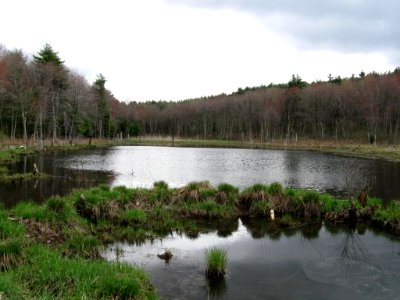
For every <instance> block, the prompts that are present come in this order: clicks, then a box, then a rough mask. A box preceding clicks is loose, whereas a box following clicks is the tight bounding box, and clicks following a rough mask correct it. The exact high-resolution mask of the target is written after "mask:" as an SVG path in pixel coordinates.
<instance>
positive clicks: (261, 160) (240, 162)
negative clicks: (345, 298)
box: [0, 146, 400, 205]
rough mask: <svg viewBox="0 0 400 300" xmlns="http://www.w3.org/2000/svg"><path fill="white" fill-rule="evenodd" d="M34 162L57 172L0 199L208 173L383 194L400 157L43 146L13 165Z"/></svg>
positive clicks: (393, 188) (398, 170) (399, 172)
mask: <svg viewBox="0 0 400 300" xmlns="http://www.w3.org/2000/svg"><path fill="white" fill-rule="evenodd" d="M34 162H35V163H36V164H37V165H38V167H39V169H40V171H42V172H45V173H48V174H51V175H53V176H54V177H53V178H51V179H47V180H39V181H35V182H25V183H22V184H21V183H13V184H1V186H0V193H1V194H0V195H1V196H0V197H1V198H0V201H1V202H4V203H6V205H7V204H12V203H13V202H15V201H17V200H23V199H24V200H28V199H30V200H34V201H42V200H43V199H45V198H47V197H49V196H51V195H57V194H58V195H63V194H66V193H69V192H70V191H71V190H72V189H73V188H77V187H88V186H93V185H98V184H99V183H105V184H109V185H111V186H117V185H126V186H130V187H150V186H152V184H153V182H154V181H158V180H164V181H166V182H167V183H168V184H169V185H170V186H171V187H180V186H183V185H185V184H187V183H188V182H190V181H200V180H208V181H210V182H211V184H213V185H218V184H219V183H223V182H227V183H230V184H233V185H235V186H238V187H240V188H244V187H248V186H250V185H252V184H254V183H271V182H275V181H278V182H280V183H282V184H283V185H285V186H290V187H299V188H309V189H316V190H319V191H327V192H330V193H332V194H335V195H338V196H346V195H347V194H348V193H350V194H351V195H357V194H358V193H359V191H360V190H361V189H366V190H369V191H370V195H374V196H378V197H381V198H383V199H385V200H389V199H400V185H399V178H400V163H399V162H392V161H386V160H382V159H376V160H373V159H362V158H352V157H343V156H338V155H333V154H325V153H318V152H310V151H288V150H254V149H216V148H173V147H146V146H119V147H112V148H109V149H94V150H81V151H76V152H61V151H60V152H53V153H44V154H38V155H34V156H30V157H28V158H25V160H23V161H21V162H18V163H15V164H12V165H10V166H9V168H10V169H11V170H12V171H14V172H31V170H32V167H33V163H34Z"/></svg>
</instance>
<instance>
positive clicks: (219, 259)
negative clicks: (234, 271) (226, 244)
mask: <svg viewBox="0 0 400 300" xmlns="http://www.w3.org/2000/svg"><path fill="white" fill-rule="evenodd" d="M204 256H205V259H206V264H207V269H206V275H207V277H211V278H218V277H223V276H224V275H225V271H226V266H227V264H228V252H227V251H226V250H224V249H219V248H217V247H213V248H211V249H206V250H205V251H204Z"/></svg>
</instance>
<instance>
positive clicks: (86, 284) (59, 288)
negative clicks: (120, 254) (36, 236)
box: [0, 245, 156, 299]
mask: <svg viewBox="0 0 400 300" xmlns="http://www.w3.org/2000/svg"><path fill="white" fill-rule="evenodd" d="M27 257H28V261H27V263H26V264H23V265H21V266H19V267H18V268H16V269H13V270H11V271H10V272H9V276H10V277H11V279H12V281H13V282H16V283H19V284H20V286H24V287H25V288H26V290H27V291H28V295H27V296H28V298H32V299H53V298H62V299H67V298H68V299H83V298H84V299H155V298H156V296H155V292H154V290H153V289H152V287H151V285H150V282H149V278H148V275H147V274H146V273H145V272H144V271H143V270H142V269H140V268H137V267H131V266H128V265H126V264H120V263H107V262H105V261H100V260H95V261H87V260H85V259H81V258H65V257H62V256H60V255H59V254H58V253H57V252H56V251H54V250H51V249H49V248H47V247H45V246H41V245H35V246H32V247H30V248H29V249H27ZM0 282H1V281H0ZM6 283H7V282H6V281H5V283H4V284H6ZM6 293H7V294H6V296H10V295H11V294H12V292H11V291H10V288H8V291H6ZM14 293H15V292H14Z"/></svg>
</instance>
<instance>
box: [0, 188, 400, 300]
mask: <svg viewBox="0 0 400 300" xmlns="http://www.w3.org/2000/svg"><path fill="white" fill-rule="evenodd" d="M364 200H365V201H364ZM364 200H362V201H360V200H358V199H349V200H338V199H335V198H334V197H332V196H330V195H328V194H320V193H317V192H315V191H308V190H301V189H291V188H284V187H282V186H281V185H280V184H278V183H274V184H271V185H263V184H256V185H253V186H251V187H249V188H246V189H244V190H243V191H241V192H240V191H239V189H238V188H236V187H234V186H232V185H229V184H220V185H218V186H217V187H213V186H211V185H210V184H209V183H208V182H192V183H189V184H188V185H186V186H185V187H182V188H169V187H168V185H167V184H166V183H165V182H162V181H161V182H155V183H154V185H153V188H150V189H144V188H134V189H131V188H126V187H114V188H110V187H108V186H105V185H102V186H99V187H96V188H92V189H84V190H77V191H75V192H73V193H72V194H70V195H68V196H66V197H62V198H61V197H53V198H50V199H48V200H47V201H46V202H45V203H43V204H34V203H29V202H21V203H18V204H17V205H16V206H15V207H13V208H11V209H7V210H6V209H2V210H1V214H0V233H1V241H0V265H1V270H2V276H1V279H0V290H1V291H2V292H3V293H4V295H5V296H6V297H8V298H12V299H18V298H26V297H28V298H37V297H40V298H53V297H59V298H65V297H67V296H71V295H72V296H74V297H78V298H82V297H86V298H88V299H91V298H92V299H99V298H110V297H114V298H118V299H130V298H135V297H136V298H155V297H156V294H155V291H154V289H153V288H152V287H151V284H150V281H149V278H148V276H147V275H146V273H145V272H144V270H142V269H141V268H138V267H135V266H128V265H126V264H124V263H112V264H110V263H106V262H104V261H103V260H102V259H101V258H100V256H99V251H100V250H101V248H102V247H104V246H106V245H109V244H111V243H113V242H117V241H126V242H129V243H142V242H144V241H145V240H147V239H156V238H160V237H163V236H166V235H168V234H170V233H171V232H173V231H174V232H185V233H187V234H188V235H189V236H197V235H198V234H199V232H201V231H202V225H201V224H202V223H201V222H199V220H216V221H217V222H220V223H221V224H226V225H227V228H226V230H227V231H226V232H225V233H224V230H223V229H221V235H226V234H228V235H229V234H230V232H232V230H234V229H232V228H230V227H229V224H230V223H232V221H233V220H237V218H238V217H242V218H243V220H244V221H243V222H245V223H246V224H251V222H252V220H254V219H256V218H257V217H261V218H263V219H264V220H266V223H265V226H267V227H266V228H265V229H262V228H258V229H257V230H255V231H254V233H253V234H257V233H256V232H257V231H260V230H261V231H262V230H267V231H268V230H273V231H274V232H278V231H279V230H281V229H282V228H286V229H285V230H289V231H290V230H291V229H295V228H301V227H304V226H305V225H306V224H318V223H320V222H322V221H324V222H325V223H326V224H329V225H330V226H333V227H334V226H339V225H345V226H356V225H357V224H364V225H370V226H376V227H377V228H381V229H384V230H387V231H389V232H391V233H393V234H400V204H399V202H396V201H394V202H392V203H391V204H390V205H389V206H388V207H385V206H384V205H383V204H382V202H381V201H380V200H379V199H376V198H369V197H366V199H364ZM270 209H273V210H274V211H275V214H276V218H275V220H270ZM268 224H269V225H268ZM249 226H250V225H249ZM319 226H320V225H319ZM357 226H358V225H357ZM268 228H269V229H268ZM279 228H281V229H279ZM310 234H312V233H310ZM213 253H214V252H213ZM222 254H223V255H222V256H219V257H220V258H221V259H219V258H218V259H217V261H216V262H215V263H216V265H215V266H216V267H217V269H218V270H219V271H218V272H220V273H221V272H222V269H223V265H225V264H226V253H222ZM209 257H210V258H212V257H214V255H212V253H211V252H210V253H209ZM220 262H221V264H220ZM212 264H214V260H212Z"/></svg>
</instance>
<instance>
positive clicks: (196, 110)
mask: <svg viewBox="0 0 400 300" xmlns="http://www.w3.org/2000/svg"><path fill="white" fill-rule="evenodd" d="M106 82H107V80H106V77H105V76H103V75H102V74H99V75H97V78H96V79H95V81H94V82H92V83H89V82H88V81H87V80H86V79H85V77H84V76H83V75H82V74H78V73H77V72H76V71H73V70H71V69H69V68H68V67H66V65H65V62H64V61H63V60H62V58H60V57H59V55H58V52H56V51H55V50H53V48H52V47H51V45H49V44H46V45H44V46H43V48H42V49H40V50H39V51H38V52H37V54H35V55H33V56H32V57H29V56H28V55H26V54H25V53H24V52H23V51H22V50H17V49H15V50H8V49H7V48H6V47H5V46H0V138H3V139H4V138H9V139H22V140H23V141H24V142H25V143H28V142H31V143H35V144H36V145H38V147H42V146H43V141H44V140H50V141H51V143H52V144H56V143H58V142H60V141H67V142H70V143H73V141H74V139H76V138H83V137H94V138H99V139H114V138H118V139H123V138H129V137H132V136H169V137H182V138H196V139H220V140H244V141H253V140H254V141H257V142H261V143H262V142H267V141H273V140H278V139H279V140H285V141H290V140H297V139H336V140H354V141H364V142H370V143H375V142H376V141H380V142H387V143H397V142H398V141H399V138H400V136H399V135H400V132H399V131H400V68H396V69H395V70H393V71H388V72H386V73H383V74H378V73H376V72H372V73H369V74H366V73H364V72H363V71H361V72H360V73H359V74H358V75H352V76H351V77H349V78H341V77H340V76H336V77H335V76H332V75H329V76H327V80H326V81H317V82H312V83H308V82H305V81H303V80H302V79H301V77H300V76H299V75H292V76H291V78H290V80H289V81H288V82H287V83H282V84H272V83H271V84H269V85H264V86H259V87H246V88H238V90H237V91H236V92H234V93H232V94H229V95H227V94H221V95H216V96H208V97H201V98H197V99H188V100H183V101H178V102H172V101H147V102H136V101H132V102H129V103H127V102H122V101H119V100H118V99H116V98H115V97H114V96H113V94H112V91H110V90H108V89H107V88H106ZM132 88H133V89H134V86H133V87H132Z"/></svg>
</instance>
